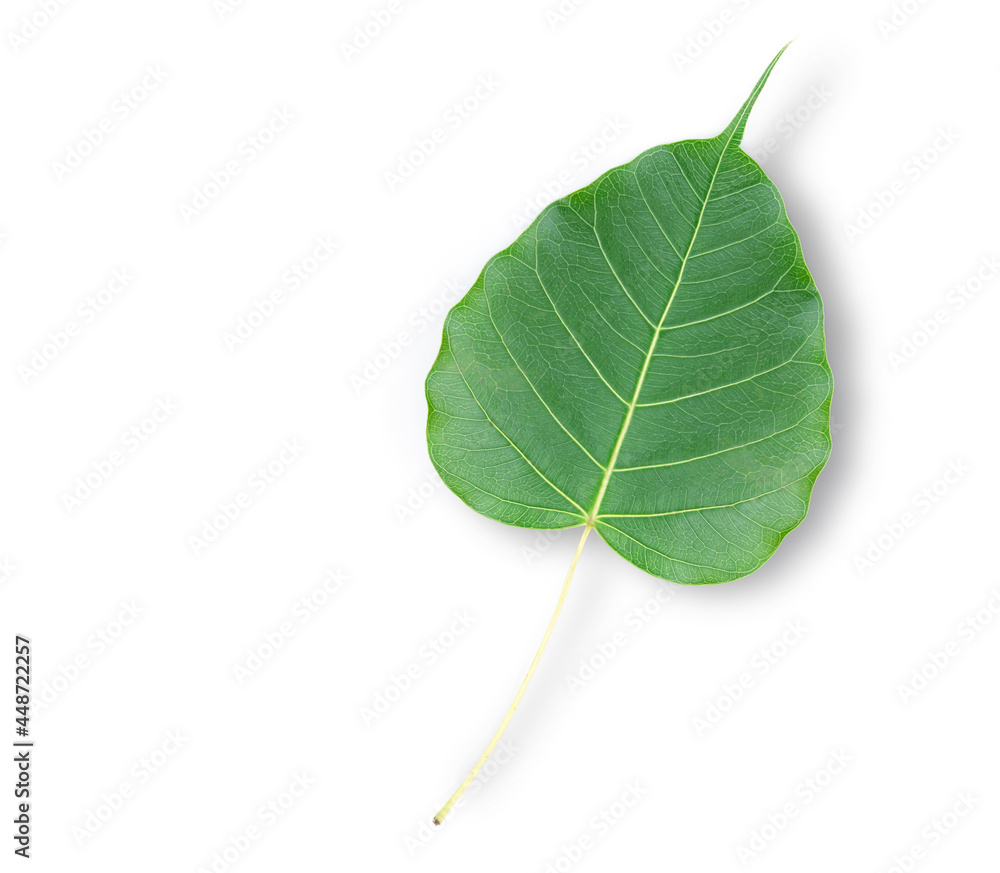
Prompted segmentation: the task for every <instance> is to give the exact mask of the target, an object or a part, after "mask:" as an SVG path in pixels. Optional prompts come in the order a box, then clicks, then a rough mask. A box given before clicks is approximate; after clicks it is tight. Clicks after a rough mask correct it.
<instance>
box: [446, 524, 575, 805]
mask: <svg viewBox="0 0 1000 873" xmlns="http://www.w3.org/2000/svg"><path fill="white" fill-rule="evenodd" d="M593 526H594V525H593V522H592V521H588V522H587V525H586V526H585V527H584V529H583V536H581V537H580V543H579V545H577V547H576V554H575V555H573V563H572V564H570V565H569V572H568V573H567V574H566V581H565V582H563V587H562V591H561V592H560V594H559V602H558V603H556V610H555V612H553V613H552V618H551V619H550V621H549V626H548V627H547V628H546V629H545V636H543V637H542V642H541V645H539V647H538V651H537V652H535V659H534V660H533V661H532V662H531V666H530V667H529V668H528V675H527V676H525V677H524V681H523V682H522V683H521V687H520V688H518V689H517V694H516V695H515V696H514V702H513V703H512V704H511V705H510V709H508V710H507V714H506V715H505V716H504V717H503V721H502V722H500V727H499V728H497V732H496V733H495V734H494V735H493V739H492V740H490V744H489V745H488V746H487V747H486V751H485V752H483V755H482V757H481V758H480V759H479V760H478V761H477V762H476V766H475V767H473V768H472V771H471V772H470V773H469V775H468V776H466V777H465V781H464V782H463V783H462V784H461V785H459V786H458V791H456V792H455V793H454V794H453V795H452V796H451V799H450V800H449V801H448V802H447V803H446V804H445V805H444V806H442V807H441V809H440V810H438V814H437V815H435V816H434V824H436V825H439V824H441V822H443V821H444V819H445V816H446V815H448V813H449V812H451V809H452V807H453V806H454V805H455V804H456V803H458V801H459V798H461V796H462V795H463V794H464V793H465V789H466V788H468V787H469V785H471V784H472V780H473V779H475V778H476V774H478V773H479V771H480V770H481V769H482V767H483V765H484V764H485V763H486V761H487V759H488V758H489V757H490V755H491V754H492V753H493V750H494V749H495V748H496V745H497V743H499V742H500V738H501V737H502V736H503V732H504V731H505V730H507V725H508V723H509V722H510V720H511V718H513V716H514V711H515V710H516V709H517V705H518V704H519V703H520V702H521V698H522V697H524V692H525V690H526V689H527V688H528V683H529V682H530V681H531V677H532V676H534V675H535V668H536V667H537V666H538V662H539V661H540V660H541V658H542V652H544V651H545V647H546V646H547V645H548V642H549V637H550V636H552V630H553V629H554V628H555V626H556V620H557V619H558V618H559V613H560V612H562V608H563V603H564V602H565V601H566V593H567V592H568V591H569V583H570V582H572V581H573V571H574V570H576V565H577V562H578V561H579V560H580V553H581V552H582V551H583V544H584V543H585V542H586V541H587V534H589V533H590V531H591V530H592V529H593Z"/></svg>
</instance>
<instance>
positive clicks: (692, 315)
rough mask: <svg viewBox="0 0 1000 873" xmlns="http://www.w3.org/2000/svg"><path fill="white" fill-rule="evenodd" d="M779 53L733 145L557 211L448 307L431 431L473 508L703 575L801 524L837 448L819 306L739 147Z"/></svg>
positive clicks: (769, 196) (433, 376) (622, 179)
mask: <svg viewBox="0 0 1000 873" xmlns="http://www.w3.org/2000/svg"><path fill="white" fill-rule="evenodd" d="M778 57H780V54H779V56H778ZM777 60H778V58H775V59H774V61H772V63H771V65H770V66H769V67H768V68H767V70H766V71H765V73H764V75H763V76H762V77H761V79H760V81H759V82H758V83H757V86H756V87H755V88H754V89H753V92H752V93H751V94H750V97H749V98H748V99H747V101H746V103H744V104H743V107H742V108H741V109H740V111H739V112H738V113H737V115H736V117H735V118H734V119H733V121H732V122H731V123H730V124H729V126H728V127H727V128H726V129H725V130H724V131H723V132H722V133H721V134H719V135H718V136H716V137H714V138H712V139H702V140H686V141H684V142H678V143H673V144H671V145H664V146H658V147H656V148H652V149H650V150H649V151H646V152H643V153H642V154H641V155H639V156H638V157H637V158H636V159H635V160H633V161H631V162H629V163H627V164H624V165H623V166H620V167H616V168H615V169H613V170H610V171H608V172H607V173H605V174H604V175H603V176H601V177H600V178H599V179H597V180H596V181H595V182H593V183H592V184H590V185H588V186H587V187H585V188H582V189H581V190H579V191H577V192H575V193H573V194H570V195H569V196H567V197H564V198H562V199H561V200H557V201H555V202H554V203H551V204H550V205H549V206H547V207H546V208H545V209H544V210H543V211H542V212H541V214H540V215H539V216H538V217H537V219H536V220H535V221H534V222H533V224H532V225H531V226H530V227H529V228H528V229H527V230H526V231H525V232H524V233H523V234H522V235H521V236H520V237H519V238H518V239H517V240H516V241H515V242H514V243H513V244H512V245H511V246H510V247H508V248H506V249H504V250H503V251H501V252H500V253H499V254H497V255H495V256H494V257H492V258H491V259H490V260H489V262H488V263H487V264H486V266H485V268H484V269H483V271H482V273H481V274H480V276H479V278H478V279H477V280H476V283H475V284H474V285H473V287H472V289H471V290H470V291H469V293H468V294H467V295H466V296H465V297H464V298H463V299H462V300H461V301H460V302H459V303H458V304H456V306H455V307H454V308H453V309H452V310H451V312H450V313H449V315H448V318H447V321H446V322H445V328H444V340H443V342H442V345H441V352H440V354H439V356H438V358H437V360H436V362H435V363H434V366H433V368H432V369H431V372H430V375H429V376H428V378H427V399H428V404H429V407H430V414H429V417H428V425H427V438H428V444H429V448H430V456H431V460H432V461H433V463H434V466H435V467H436V468H437V471H438V473H439V474H440V475H441V478H442V479H443V480H444V482H445V484H447V485H448V487H449V488H450V489H451V490H452V491H454V492H455V493H456V494H457V495H458V496H459V497H461V498H462V499H463V500H464V501H465V502H466V503H468V504H469V506H471V507H472V508H473V509H475V510H476V511H478V512H481V513H482V514H483V515H486V516H489V517H490V518H494V519H496V520H497V521H502V522H504V523H506V524H512V525H518V526H520V527H530V528H546V529H551V528H570V527H576V526H578V525H583V524H587V523H588V522H590V523H592V524H593V526H594V528H595V529H596V530H597V532H598V533H599V534H600V535H601V537H602V538H603V539H604V540H605V542H607V543H608V545H610V546H611V548H613V549H614V550H615V551H616V552H618V553H619V554H620V555H622V557H624V558H626V559H627V560H628V561H630V562H632V563H633V564H635V565H636V566H638V567H641V568H642V569H643V570H646V571H647V572H649V573H652V574H654V575H656V576H660V577H662V578H664V579H669V580H672V581H675V582H684V583H694V584H698V583H705V582H726V581H729V580H732V579H737V578H739V577H740V576H744V575H746V574H747V573H750V572H752V571H753V570H755V569H757V568H758V567H759V566H760V565H761V564H763V563H764V561H765V560H767V558H768V557H770V555H771V554H772V553H773V552H774V550H775V549H776V548H777V546H778V544H779V542H780V541H781V539H782V538H783V537H784V536H785V534H786V533H788V531H790V530H791V529H792V528H794V527H795V526H796V525H797V524H798V523H799V522H800V521H802V519H803V518H804V516H805V513H806V507H807V504H808V501H809V495H810V491H811V489H812V485H813V482H814V481H815V479H816V476H817V475H818V473H819V471H820V469H821V468H822V467H823V465H824V463H825V462H826V459H827V457H828V455H829V452H830V416H829V407H830V398H831V393H832V374H831V372H830V368H829V365H828V364H827V360H826V351H825V343H824V337H823V306H822V302H821V300H820V297H819V294H818V292H817V290H816V287H815V285H814V284H813V280H812V277H811V276H810V275H809V270H808V269H807V268H806V264H805V261H804V260H803V257H802V250H801V247H800V245H799V240H798V236H797V235H796V233H795V230H794V229H793V228H792V225H791V223H790V222H789V220H788V216H787V215H786V213H785V207H784V204H783V203H782V200H781V196H780V195H779V193H778V190H777V188H775V186H774V184H773V183H772V182H771V181H770V180H769V179H768V178H767V176H766V175H765V174H764V171H763V170H762V169H761V168H760V167H759V166H758V165H757V163H756V162H755V161H754V160H753V159H752V158H750V157H749V156H748V155H747V154H746V153H745V152H743V151H742V150H741V149H740V147H739V146H740V140H741V138H742V135H743V129H744V126H745V124H746V120H747V116H748V115H749V113H750V110H751V108H752V107H753V104H754V101H755V100H756V99H757V96H758V94H759V93H760V91H761V89H762V87H763V86H764V83H765V81H766V80H767V77H768V74H769V73H770V72H771V69H772V68H773V67H774V64H775V63H776V62H777Z"/></svg>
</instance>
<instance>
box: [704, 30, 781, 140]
mask: <svg viewBox="0 0 1000 873" xmlns="http://www.w3.org/2000/svg"><path fill="white" fill-rule="evenodd" d="M796 39H797V37H792V38H791V39H790V40H789V41H788V42H786V43H785V44H784V45H783V46H782V47H781V49H780V50H779V51H778V53H777V54H776V55H775V56H774V59H773V60H772V61H771V63H769V64H768V65H767V69H765V70H764V72H763V74H762V75H761V77H760V78H759V79H758V80H757V84H756V85H754V87H753V90H752V91H751V92H750V96H749V97H747V99H746V101H745V102H744V104H743V105H742V106H741V107H740V111H739V112H737V113H736V117H735V118H733V120H732V121H731V122H729V126H728V127H727V128H726V129H725V130H724V131H722V133H721V134H719V136H720V138H721V139H722V140H724V142H725V144H726V148H728V147H729V146H730V144H731V145H733V146H736V147H738V146H739V144H740V142H741V141H742V140H743V131H744V130H745V129H746V125H747V119H748V118H749V117H750V112H751V110H752V109H753V107H754V104H755V103H756V102H757V98H758V97H759V96H760V92H761V91H763V90H764V85H765V84H767V80H768V78H769V77H770V75H771V71H772V70H773V69H774V68H775V66H776V65H777V63H778V61H779V60H780V59H781V56H782V55H783V54H784V53H785V51H786V49H787V48H788V47H789V46H790V45H791V44H792V43H793V42H795V40H796Z"/></svg>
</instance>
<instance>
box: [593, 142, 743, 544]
mask: <svg viewBox="0 0 1000 873" xmlns="http://www.w3.org/2000/svg"><path fill="white" fill-rule="evenodd" d="M736 127H738V125H737V126H736ZM735 133H736V130H735V129H734V130H733V133H731V134H730V135H729V139H727V140H726V142H725V145H723V147H722V152H721V153H720V154H719V162H718V163H717V164H716V165H715V171H714V172H713V173H712V179H711V181H710V182H709V183H708V191H706V192H705V200H704V201H703V202H702V204H701V211H700V212H699V213H698V221H697V222H696V223H695V226H694V232H693V233H692V234H691V242H690V243H689V245H688V247H687V251H686V252H684V257H683V258H682V259H681V268H680V270H679V271H678V273H677V281H676V282H675V283H674V287H673V290H672V291H671V292H670V296H669V297H668V298H667V305H666V306H665V307H664V309H663V315H661V316H660V321H659V323H658V324H657V325H656V332H655V333H654V334H653V341H652V342H651V343H650V344H649V351H648V352H647V353H646V360H645V361H644V362H643V364H642V372H641V373H640V374H639V381H638V382H637V383H636V386H635V393H634V394H633V395H632V400H631V402H630V403H629V405H628V411H627V412H626V413H625V419H624V421H623V422H622V426H621V430H620V431H619V432H618V440H617V441H616V442H615V447H614V449H613V450H612V452H611V460H610V461H609V462H608V467H607V469H606V470H605V472H604V478H603V479H602V480H601V487H600V489H599V490H598V492H597V499H596V500H595V501H594V507H593V509H591V510H590V514H589V515H588V516H587V524H588V525H589V526H590V527H593V526H594V523H595V522H596V521H597V513H598V511H599V510H600V508H601V501H602V500H603V499H604V493H605V492H606V491H607V490H608V484H609V483H610V482H611V476H612V475H613V474H614V471H615V464H616V463H617V462H618V453H619V452H620V451H621V448H622V444H623V443H624V442H625V435H626V434H627V433H628V428H629V425H630V424H631V423H632V414H633V413H634V412H635V408H636V404H637V403H638V402H639V394H640V393H641V392H642V384H643V382H645V381H646V373H647V372H648V371H649V364H650V362H651V361H652V360H653V352H655V351H656V343H657V342H658V341H659V339H660V330H661V328H662V327H663V322H664V321H666V319H667V313H669V312H670V304H672V303H673V302H674V297H675V296H676V295H677V289H678V288H680V286H681V282H682V281H683V280H684V269H685V268H686V267H687V263H688V259H689V258H690V256H691V250H692V249H693V248H694V242H695V240H696V239H697V238H698V231H699V230H700V229H701V222H702V219H703V218H704V217H705V210H706V209H707V208H708V202H709V200H711V198H712V188H713V187H714V185H715V178H716V176H718V175H719V168H720V167H721V166H722V161H723V159H724V158H725V156H726V152H727V151H728V150H729V144H730V143H731V142H732V139H733V136H734V135H735Z"/></svg>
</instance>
